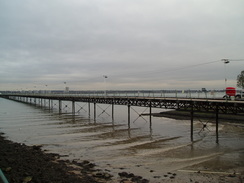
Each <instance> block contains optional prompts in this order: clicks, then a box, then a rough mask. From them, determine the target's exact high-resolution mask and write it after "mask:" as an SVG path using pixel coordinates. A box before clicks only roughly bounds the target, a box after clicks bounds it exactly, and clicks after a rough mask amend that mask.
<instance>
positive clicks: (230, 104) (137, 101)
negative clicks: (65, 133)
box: [0, 93, 244, 143]
mask: <svg viewBox="0 0 244 183" xmlns="http://www.w3.org/2000/svg"><path fill="white" fill-rule="evenodd" d="M0 97H3V98H6V99H10V100H15V101H20V102H24V103H29V104H33V105H40V106H43V107H44V106H45V107H48V108H49V109H52V108H53V101H57V102H58V110H59V112H60V113H61V112H62V109H63V106H62V104H63V102H64V101H68V102H71V103H72V105H71V106H72V113H73V114H75V113H76V105H75V103H76V102H83V103H87V104H88V112H89V116H90V110H91V107H93V110H94V120H96V117H97V114H96V108H97V104H108V105H111V106H112V120H113V118H114V110H115V107H114V106H115V105H125V106H127V107H128V114H127V115H128V126H130V121H131V120H130V113H131V107H132V106H138V107H146V108H149V122H150V125H152V108H162V109H175V110H179V109H181V110H186V111H189V116H190V119H191V120H190V131H191V137H190V138H191V141H193V122H194V112H199V111H202V112H210V113H213V114H215V115H214V116H215V119H214V120H215V124H216V125H215V126H216V143H218V142H219V138H218V126H219V114H220V113H223V114H235V115H243V114H244V101H238V100H226V99H215V98H212V99H211V98H179V97H148V96H146V97H143V96H107V95H104V96H102V95H101V96H94V95H92V96H91V95H89V96H88V95H75V94H31V93H30V94H21V93H17V94H6V93H5V94H1V95H0ZM92 105H93V106H92ZM103 112H106V109H105V110H103Z"/></svg>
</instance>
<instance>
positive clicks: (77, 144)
mask: <svg viewBox="0 0 244 183" xmlns="http://www.w3.org/2000/svg"><path fill="white" fill-rule="evenodd" d="M54 103H55V102H54ZM0 105H1V106H0V115H1V121H0V131H2V132H4V133H5V134H6V136H8V137H9V138H10V139H11V140H14V141H17V142H21V143H23V142H24V143H26V144H29V145H33V144H35V145H36V144H38V145H43V148H44V149H46V150H48V151H50V152H56V153H60V154H61V155H66V156H65V157H64V158H68V159H81V160H84V159H87V160H91V161H95V162H96V163H97V164H98V165H100V166H101V167H106V168H107V169H109V170H110V171H111V172H112V173H114V174H115V175H116V173H118V172H119V171H121V168H125V169H126V170H127V171H132V172H134V173H138V174H142V173H143V175H145V177H147V176H148V178H152V179H153V175H155V174H154V173H150V172H149V170H150V169H153V170H154V171H155V172H157V173H158V174H163V173H165V172H167V171H171V170H177V169H182V168H186V167H191V168H201V167H207V168H208V169H214V168H218V167H220V166H221V167H222V168H224V167H226V168H235V169H236V168H241V167H243V166H244V162H243V159H244V158H243V157H244V147H243V140H244V130H243V128H240V127H239V126H233V125H224V124H222V125H220V144H219V145H218V144H216V143H215V126H214V124H211V123H209V124H208V129H209V130H205V131H204V132H201V133H199V131H200V130H201V129H202V123H200V122H195V123H194V141H193V142H191V140H190V122H189V121H187V120H174V119H167V118H153V119H152V123H150V120H149V117H148V116H143V118H141V117H138V115H140V114H142V113H146V112H147V111H144V110H145V109H144V108H139V107H138V108H136V107H133V109H134V110H135V111H136V112H133V111H134V110H131V113H130V119H131V123H128V107H127V106H114V116H113V115H112V107H111V105H110V106H109V105H99V107H97V108H96V114H97V115H96V116H95V117H94V113H95V111H94V106H90V108H89V105H87V104H84V103H78V104H76V105H78V106H79V107H80V108H79V107H76V113H75V115H72V111H71V107H70V105H71V104H70V103H65V104H63V107H65V110H64V111H62V113H60V112H59V109H58V108H57V106H56V105H54V107H53V108H52V109H51V110H50V109H49V108H47V107H39V106H31V105H26V104H21V103H16V102H13V101H8V100H5V99H0ZM2 106H4V107H2ZM104 110H105V111H104ZM89 116H92V118H89ZM112 116H113V118H112ZM216 163H217V164H216ZM108 164H109V166H108ZM215 164H216V165H215Z"/></svg>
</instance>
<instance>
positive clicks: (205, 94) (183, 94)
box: [2, 90, 225, 99]
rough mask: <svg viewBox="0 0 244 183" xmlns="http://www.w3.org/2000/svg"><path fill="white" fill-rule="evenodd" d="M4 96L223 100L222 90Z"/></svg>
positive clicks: (48, 93) (34, 92)
mask: <svg viewBox="0 0 244 183" xmlns="http://www.w3.org/2000/svg"><path fill="white" fill-rule="evenodd" d="M2 94H4V95H13V94H21V95H46V96H50V95H55V96H77V97H140V98H148V97H150V98H158V97H160V98H200V99H203V98H206V99H223V97H224V96H225V91H224V90H209V91H202V90H139V91H136V90H127V91H114V90H107V91H102V90H100V91H69V92H64V91H50V90H40V91H21V92H2Z"/></svg>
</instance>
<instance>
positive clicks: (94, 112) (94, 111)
mask: <svg viewBox="0 0 244 183" xmlns="http://www.w3.org/2000/svg"><path fill="white" fill-rule="evenodd" d="M94 121H96V103H94Z"/></svg>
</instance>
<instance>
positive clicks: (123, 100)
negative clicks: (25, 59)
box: [0, 94, 244, 114]
mask: <svg viewBox="0 0 244 183" xmlns="http://www.w3.org/2000/svg"><path fill="white" fill-rule="evenodd" d="M0 97H4V98H8V99H17V100H18V98H19V97H20V98H40V99H50V100H61V101H73V102H87V103H101V104H113V105H127V106H128V105H130V106H139V107H152V108H164V109H183V110H192V109H193V110H194V111H203V112H204V111H206V112H211V111H212V112H214V111H216V110H217V108H218V110H219V112H220V113H225V114H227V113H229V114H241V113H242V114H244V101H232V100H217V99H194V98H159V97H157V98H155V97H104V96H102V97H99V96H74V95H55V94H53V95H36V94H34V95H31V94H30V95H26V94H23V95H22V94H17V95H6V94H5V95H0Z"/></svg>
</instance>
